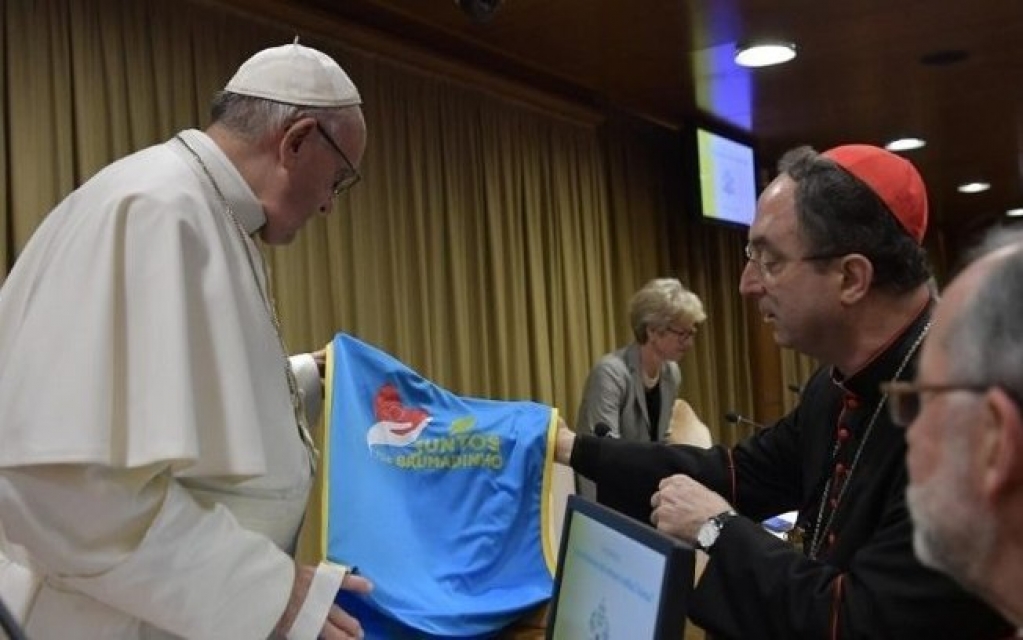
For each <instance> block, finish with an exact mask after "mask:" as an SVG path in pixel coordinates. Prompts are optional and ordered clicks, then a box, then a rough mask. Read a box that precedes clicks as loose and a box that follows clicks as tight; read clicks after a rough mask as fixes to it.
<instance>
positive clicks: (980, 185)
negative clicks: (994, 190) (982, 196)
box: [956, 180, 991, 193]
mask: <svg viewBox="0 0 1023 640" xmlns="http://www.w3.org/2000/svg"><path fill="white" fill-rule="evenodd" d="M956 188H957V189H958V190H959V193H980V192H981V191H987V190H988V189H990V188H991V183H990V182H980V181H979V180H978V181H976V182H964V183H962V184H961V185H959V186H958V187H956Z"/></svg>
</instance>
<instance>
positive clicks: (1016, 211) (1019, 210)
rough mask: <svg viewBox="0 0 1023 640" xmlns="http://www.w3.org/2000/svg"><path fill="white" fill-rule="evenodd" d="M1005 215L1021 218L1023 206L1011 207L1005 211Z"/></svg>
mask: <svg viewBox="0 0 1023 640" xmlns="http://www.w3.org/2000/svg"><path fill="white" fill-rule="evenodd" d="M1005 215H1007V216H1009V217H1010V218H1020V217H1023V207H1016V208H1015V209H1009V210H1008V211H1006V212H1005Z"/></svg>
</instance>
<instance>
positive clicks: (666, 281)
mask: <svg viewBox="0 0 1023 640" xmlns="http://www.w3.org/2000/svg"><path fill="white" fill-rule="evenodd" d="M706 319H707V314H706V312H705V311H704V310H703V302H701V301H700V298H698V297H697V295H696V294H695V293H693V292H692V291H690V290H688V289H686V288H685V287H684V286H682V283H681V282H679V280H678V279H677V278H656V279H654V280H651V281H650V282H647V283H646V284H645V285H643V288H642V289H640V290H639V291H637V292H636V294H635V295H633V296H632V300H631V301H630V302H629V321H630V322H631V323H632V333H633V335H634V336H635V337H636V341H637V342H639V343H640V344H645V343H646V341H647V329H663V328H665V327H667V326H668V325H669V324H671V323H672V322H674V321H676V320H681V321H682V322H685V323H687V324H696V323H698V322H703V321H704V320H706Z"/></svg>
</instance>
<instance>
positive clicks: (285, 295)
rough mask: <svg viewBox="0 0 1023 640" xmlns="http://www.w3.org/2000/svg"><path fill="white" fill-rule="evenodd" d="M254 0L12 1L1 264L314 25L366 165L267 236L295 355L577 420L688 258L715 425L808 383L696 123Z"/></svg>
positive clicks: (7, 29)
mask: <svg viewBox="0 0 1023 640" xmlns="http://www.w3.org/2000/svg"><path fill="white" fill-rule="evenodd" d="M264 4H265V3H264ZM235 5H237V6H235ZM245 5H246V3H242V2H237V3H228V2H224V3H214V2H198V3H189V2H182V1H180V0H152V1H147V2H132V1H130V0H35V1H31V2H30V1H28V0H3V2H2V7H3V9H2V12H0V15H2V18H0V19H2V28H3V32H4V38H5V42H6V46H5V47H4V48H3V51H4V54H3V55H4V57H3V58H2V59H0V66H2V70H3V75H2V78H3V84H2V87H0V98H2V100H0V115H2V117H3V119H4V125H5V126H4V127H3V128H2V129H0V150H2V154H0V172H2V173H0V184H2V187H0V188H2V190H3V191H2V194H3V198H0V229H2V231H0V233H2V234H3V235H2V236H0V238H2V240H3V245H2V248H0V251H2V252H3V253H2V256H3V262H2V264H0V276H3V275H5V274H6V273H7V271H8V270H9V269H10V268H11V266H12V265H13V264H14V261H15V259H16V256H17V253H18V251H19V250H20V249H21V247H23V246H24V244H25V243H26V242H27V240H28V238H29V236H30V235H31V233H32V231H33V230H34V229H35V227H36V226H37V225H38V223H39V222H40V221H41V220H42V218H43V217H44V216H45V215H46V213H47V212H48V211H49V209H51V208H52V207H53V206H54V205H55V204H56V203H57V202H58V201H59V200H60V199H61V198H63V197H64V196H65V195H66V194H67V193H69V192H70V191H71V190H72V189H73V188H74V187H75V186H76V185H78V184H80V183H81V182H83V181H84V180H86V179H88V178H89V176H91V175H92V174H93V173H95V172H96V171H98V170H99V169H100V168H102V167H103V166H104V165H106V164H107V163H109V162H111V161H112V160H114V159H116V158H118V157H121V156H123V155H125V154H128V153H130V152H132V151H134V150H137V149H140V148H142V147H145V146H147V145H150V144H154V143H158V142H161V141H163V140H166V139H167V138H169V137H170V136H172V135H173V134H174V133H175V132H176V131H178V130H180V129H183V128H188V127H192V126H195V127H199V128H202V127H203V126H204V125H205V123H206V120H207V110H208V103H209V99H210V98H211V97H212V95H213V93H214V92H215V91H216V90H218V89H220V88H221V87H222V86H223V84H224V83H225V82H226V80H227V78H228V77H229V76H230V74H231V73H232V72H233V71H234V69H235V68H237V66H238V64H239V63H240V62H241V61H243V60H244V59H245V58H247V57H248V56H249V55H251V54H252V53H253V52H254V51H256V50H258V49H260V48H262V47H265V46H271V45H276V44H281V43H285V42H290V41H291V39H292V37H293V36H294V33H295V32H296V31H299V32H301V33H303V34H304V33H306V31H305V30H304V29H303V26H306V27H308V25H310V24H312V23H314V22H315V24H317V25H318V28H317V29H315V30H311V31H310V35H309V36H308V37H306V36H305V35H303V38H302V41H303V42H305V43H307V44H310V45H311V46H315V47H318V48H321V49H323V50H324V51H326V52H328V53H330V54H332V55H334V56H335V57H336V58H337V59H338V60H339V61H340V62H341V63H342V65H343V66H344V67H345V68H346V69H347V70H348V71H349V73H350V75H351V76H352V77H353V79H354V80H355V82H356V83H357V84H358V85H359V87H360V90H361V92H362V95H363V98H364V101H365V112H366V119H367V122H368V126H369V146H368V151H367V153H366V157H365V160H364V163H363V167H362V171H363V173H364V176H365V179H364V181H363V182H362V183H361V184H359V185H358V186H357V187H356V188H355V189H354V190H353V191H352V192H351V193H350V194H349V195H346V196H345V197H344V198H342V199H341V201H340V202H338V203H337V204H336V206H335V211H333V212H332V213H331V215H330V216H328V217H326V218H317V219H315V220H313V221H312V222H311V223H310V224H309V225H308V227H307V229H306V230H305V231H304V232H303V233H302V234H300V236H299V238H298V239H297V240H296V241H295V242H294V243H293V244H292V245H290V246H288V247H285V248H281V249H274V250H270V251H268V252H267V255H268V259H269V262H270V264H271V268H272V274H273V284H274V290H275V295H276V298H277V304H278V309H279V311H280V315H281V319H282V322H283V326H284V332H285V338H286V341H287V342H288V344H289V345H290V347H291V348H292V349H293V350H295V351H298V350H307V349H314V348H318V347H320V346H322V345H324V344H326V343H327V342H328V341H329V340H330V339H331V338H332V336H333V335H334V334H335V332H337V331H345V332H348V333H351V334H353V335H356V336H358V337H360V338H362V339H364V340H366V341H369V342H371V343H373V344H376V345H377V346H379V347H381V348H383V349H385V350H387V351H389V352H390V353H392V354H394V355H395V356H396V357H398V358H399V359H401V360H403V361H405V362H407V363H408V364H409V365H410V366H412V367H413V368H415V369H417V370H418V371H420V372H421V373H422V374H423V375H425V376H427V377H428V378H430V379H432V380H434V381H436V382H437V383H438V384H441V385H443V386H445V387H447V388H449V389H451V390H452V391H455V392H457V393H461V394H469V395H475V396H483V397H491V398H498V399H527V398H528V399H533V400H537V401H540V402H544V403H548V404H551V405H553V406H555V407H558V408H559V409H560V410H561V411H562V413H563V414H565V415H566V417H567V418H568V419H569V421H570V422H571V420H572V419H573V418H574V414H575V411H576V408H577V406H578V402H579V399H580V396H581V390H582V385H583V382H584V380H585V377H586V374H587V373H588V371H589V369H590V367H591V366H592V364H593V363H594V361H595V360H596V358H597V357H599V356H600V355H601V354H603V353H605V352H607V351H609V350H611V349H614V348H616V347H619V346H621V345H624V344H626V343H627V342H629V341H630V340H631V335H630V331H629V328H628V322H627V317H626V305H627V302H628V299H629V297H630V296H631V295H632V293H633V292H634V291H635V290H636V289H637V288H638V287H639V286H641V285H642V284H643V283H644V282H645V281H646V280H648V279H650V278H653V277H658V276H663V275H676V276H678V277H679V278H680V279H681V280H682V281H683V282H685V283H686V284H687V286H689V287H690V288H692V289H693V290H694V291H695V292H696V293H697V294H698V295H699V296H700V297H701V298H702V299H703V301H704V303H705V305H706V307H707V311H708V321H707V322H706V324H705V327H704V328H703V330H702V331H701V333H700V335H699V337H698V338H697V342H696V346H695V348H694V350H693V351H692V352H691V353H690V354H689V355H688V356H687V358H686V359H685V361H684V362H683V374H684V383H683V385H684V386H683V395H684V396H685V397H686V398H688V399H689V400H690V402H691V403H692V404H693V406H694V407H695V408H696V410H697V412H698V413H699V414H700V415H701V416H703V418H704V420H705V421H706V422H707V423H708V425H709V426H711V428H712V431H713V432H714V436H715V439H716V440H718V441H722V442H734V441H735V440H736V439H737V438H738V437H739V436H741V435H743V434H744V433H745V431H744V430H742V428H738V429H737V428H736V427H734V426H731V425H727V424H725V423H724V420H723V419H722V416H723V415H724V413H725V412H726V411H728V410H731V409H734V410H738V411H740V412H741V413H744V414H747V415H749V413H750V412H751V411H754V410H756V409H757V407H758V405H757V404H756V400H757V398H758V397H759V395H760V394H761V393H762V391H763V390H764V389H771V390H774V392H775V393H778V394H781V395H784V393H786V392H784V384H783V381H784V382H785V383H789V382H796V383H801V380H802V379H804V378H805V376H804V375H803V374H802V373H801V372H800V373H799V374H798V375H797V374H793V373H792V371H791V367H792V366H795V365H790V364H786V365H784V366H783V365H782V364H781V360H780V359H779V358H778V357H777V351H776V350H774V353H775V357H774V360H773V361H771V362H767V363H766V364H765V365H764V366H754V365H752V364H751V359H750V358H749V357H748V356H747V354H748V353H750V352H756V351H766V352H770V351H771V350H772V349H773V344H772V343H771V342H770V336H766V337H765V336H764V335H763V334H762V332H757V331H755V330H751V329H750V328H749V327H751V326H752V325H754V324H755V323H759V318H754V317H751V316H756V315H757V314H756V313H755V310H752V313H751V309H750V308H748V305H747V304H746V303H744V302H743V301H742V299H741V298H740V297H739V295H738V293H737V286H738V281H739V275H740V273H741V270H742V268H743V265H744V260H743V256H742V246H743V243H744V240H745V237H744V233H743V232H742V231H739V230H736V229H732V228H726V227H719V226H707V225H704V224H702V223H699V222H698V221H696V220H694V219H693V217H692V212H691V211H690V210H689V207H688V206H687V202H688V200H687V198H686V196H685V192H684V189H683V187H684V186H685V182H686V181H687V180H689V179H690V178H691V176H693V175H695V172H694V170H693V168H692V167H687V166H686V164H685V161H684V160H683V156H682V153H681V149H682V142H681V138H680V135H679V134H678V132H675V131H670V130H666V129H664V128H660V127H656V126H653V125H650V124H642V123H637V122H635V121H634V120H632V119H629V118H625V117H621V116H618V115H615V114H597V113H595V112H593V111H592V110H591V109H589V108H587V107H584V106H579V105H561V106H563V107H564V108H561V107H560V106H559V103H558V101H557V100H555V99H551V100H536V99H533V98H535V97H536V96H535V95H533V96H532V97H531V98H523V95H522V94H517V93H516V91H515V90H514V89H515V88H514V87H509V86H508V85H507V83H506V82H501V81H495V82H494V83H492V84H487V83H483V84H479V85H477V84H475V83H471V82H467V81H465V80H464V78H463V79H459V78H457V77H452V76H451V75H450V74H447V73H445V72H444V69H443V67H444V65H442V64H436V65H434V64H431V63H430V61H429V59H427V58H425V57H424V58H422V59H420V58H417V57H416V54H415V53H414V51H413V53H412V54H409V55H406V56H404V57H402V56H396V55H383V54H381V53H380V52H379V51H374V49H373V43H372V42H371V41H370V40H367V39H365V38H353V39H346V42H341V41H340V40H339V39H337V38H336V37H332V36H331V35H330V34H331V33H339V34H345V33H349V31H347V30H346V29H348V27H345V25H343V24H342V23H340V22H331V21H330V20H326V19H324V18H323V16H320V15H316V16H312V17H311V16H310V15H309V14H308V13H307V12H304V11H303V10H302V9H300V8H289V11H291V12H292V13H293V15H294V19H293V20H287V19H283V20H282V19H277V18H276V16H275V17H274V19H272V20H271V19H269V18H268V15H266V14H264V15H254V14H253V13H251V12H253V11H255V9H249V10H248V11H249V12H246V10H245V9H244V6H245ZM257 6H261V5H257ZM354 39H357V40H358V45H359V46H358V48H355V47H353V46H351V42H352V41H353V40H354ZM393 49H394V47H393V46H392V45H387V46H386V47H384V46H382V47H381V50H386V51H392V50H393ZM477 73H479V72H478V71H477ZM786 362H787V361H786ZM239 374H240V375H243V374H244V372H239ZM754 415H755V414H754ZM763 417H764V418H767V417H774V416H763ZM313 511H314V512H315V508H314V509H313Z"/></svg>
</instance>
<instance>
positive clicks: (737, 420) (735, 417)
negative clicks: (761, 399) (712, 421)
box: [725, 411, 764, 429]
mask: <svg viewBox="0 0 1023 640" xmlns="http://www.w3.org/2000/svg"><path fill="white" fill-rule="evenodd" d="M725 420H727V421H729V422H731V423H732V424H748V425H749V426H751V427H753V428H754V429H763V428H764V425H762V424H760V423H759V422H756V421H755V420H750V419H749V418H747V417H746V416H743V415H740V414H738V413H736V412H735V411H729V412H728V413H726V414H725Z"/></svg>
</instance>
